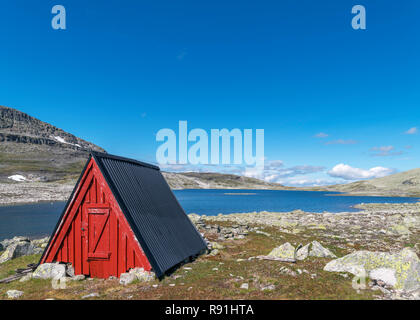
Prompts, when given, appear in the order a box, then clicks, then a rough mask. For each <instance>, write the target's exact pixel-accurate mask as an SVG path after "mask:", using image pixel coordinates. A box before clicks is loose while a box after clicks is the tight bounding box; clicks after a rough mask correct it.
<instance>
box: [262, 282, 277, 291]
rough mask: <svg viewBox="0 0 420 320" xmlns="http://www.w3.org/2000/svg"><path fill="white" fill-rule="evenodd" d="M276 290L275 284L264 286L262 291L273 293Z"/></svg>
mask: <svg viewBox="0 0 420 320" xmlns="http://www.w3.org/2000/svg"><path fill="white" fill-rule="evenodd" d="M274 289H276V286H275V285H274V284H270V285H268V286H264V287H262V288H261V291H272V290H274Z"/></svg>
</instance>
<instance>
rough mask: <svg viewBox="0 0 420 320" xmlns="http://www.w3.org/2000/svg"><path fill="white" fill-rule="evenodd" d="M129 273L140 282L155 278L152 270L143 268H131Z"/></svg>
mask: <svg viewBox="0 0 420 320" xmlns="http://www.w3.org/2000/svg"><path fill="white" fill-rule="evenodd" d="M129 273H130V274H133V275H134V276H135V277H136V279H137V280H139V281H141V282H149V281H153V279H155V274H154V273H153V272H149V271H145V270H144V269H143V268H134V269H131V270H130V272H129Z"/></svg>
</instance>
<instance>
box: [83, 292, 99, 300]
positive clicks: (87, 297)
mask: <svg viewBox="0 0 420 320" xmlns="http://www.w3.org/2000/svg"><path fill="white" fill-rule="evenodd" d="M95 297H99V293H96V292H93V293H89V294H87V295H85V296H83V297H82V299H89V298H95Z"/></svg>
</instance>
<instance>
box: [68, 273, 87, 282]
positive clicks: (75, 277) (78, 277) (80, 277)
mask: <svg viewBox="0 0 420 320" xmlns="http://www.w3.org/2000/svg"><path fill="white" fill-rule="evenodd" d="M85 279H86V276H85V275H84V274H78V275H77V276H73V277H71V280H73V281H83V280H85Z"/></svg>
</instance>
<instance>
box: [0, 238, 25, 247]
mask: <svg viewBox="0 0 420 320" xmlns="http://www.w3.org/2000/svg"><path fill="white" fill-rule="evenodd" d="M22 241H25V242H30V240H29V238H28V237H22V236H16V237H13V238H12V239H4V240H3V241H2V242H1V244H2V245H3V247H4V248H7V247H8V246H10V245H12V244H14V243H17V242H22Z"/></svg>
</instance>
